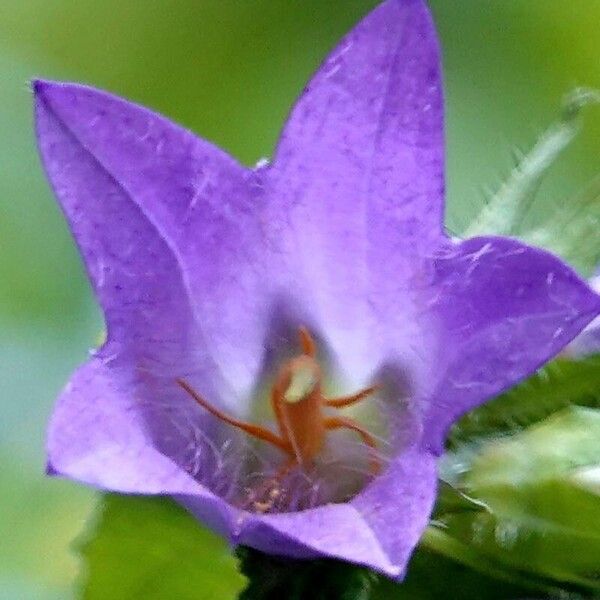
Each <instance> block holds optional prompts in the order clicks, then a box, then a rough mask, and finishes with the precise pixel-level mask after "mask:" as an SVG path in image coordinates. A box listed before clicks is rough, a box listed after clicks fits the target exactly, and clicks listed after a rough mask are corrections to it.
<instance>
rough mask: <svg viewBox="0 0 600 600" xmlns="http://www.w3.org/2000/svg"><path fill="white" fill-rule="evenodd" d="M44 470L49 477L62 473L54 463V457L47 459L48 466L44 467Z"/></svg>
mask: <svg viewBox="0 0 600 600" xmlns="http://www.w3.org/2000/svg"><path fill="white" fill-rule="evenodd" d="M44 472H45V473H46V475H48V476H49V477H57V476H58V475H60V472H59V471H58V470H57V469H56V467H55V466H54V464H53V463H52V459H50V458H48V460H47V461H46V467H45V469H44Z"/></svg>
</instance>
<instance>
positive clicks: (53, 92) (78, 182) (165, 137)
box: [35, 82, 267, 402]
mask: <svg viewBox="0 0 600 600" xmlns="http://www.w3.org/2000/svg"><path fill="white" fill-rule="evenodd" d="M35 93H36V116H37V130H38V139H39V146H40V150H41V154H42V158H43V161H44V165H45V167H46V171H47V174H48V177H49V179H50V181H51V182H52V185H53V187H54V190H55V192H56V195H57V196H58V198H59V200H60V202H61V204H62V207H63V210H64V211H65V213H66V216H67V219H68V220H69V223H70V225H71V228H72V230H73V233H74V235H75V237H76V238H77V241H78V244H79V247H80V249H81V252H82V255H83V258H84V260H85V262H86V266H87V269H88V272H89V274H90V277H91V279H92V282H93V284H94V287H95V290H96V293H97V295H98V297H99V299H100V302H101V303H102V306H103V308H104V311H105V313H106V318H107V321H108V335H109V341H113V342H116V343H117V344H118V345H120V346H122V347H124V346H127V347H128V349H129V350H135V351H136V352H141V353H144V354H145V355H147V354H152V353H153V352H154V354H153V357H154V358H156V359H157V360H161V359H163V358H164V357H163V356H162V355H161V356H158V355H156V352H159V351H160V352H159V354H160V353H162V354H164V348H165V346H177V347H178V349H179V350H182V348H180V347H181V346H186V347H187V351H188V354H189V353H190V352H192V351H193V353H194V355H195V357H196V358H197V363H198V365H199V368H200V367H201V366H202V365H208V364H210V368H209V367H206V368H204V372H203V373H202V378H203V391H205V393H206V385H207V383H206V380H207V379H215V378H219V374H221V375H220V380H221V384H220V385H219V387H221V389H222V388H223V382H224V381H225V380H226V382H227V384H228V385H227V394H225V393H222V394H221V395H222V396H229V398H228V399H229V400H232V399H233V400H234V401H235V397H236V395H237V400H238V402H241V401H242V400H241V399H242V398H244V397H246V396H247V395H248V390H249V389H250V388H251V387H252V385H253V384H254V380H255V375H256V372H257V370H258V368H259V366H260V360H261V350H262V343H263V336H264V331H263V327H261V325H262V324H263V323H262V321H265V320H266V317H265V314H264V313H265V310H266V308H265V305H266V304H267V303H266V302H265V300H264V295H265V293H264V289H265V286H264V285H263V282H264V279H265V277H264V273H263V272H262V271H261V266H262V265H263V261H261V257H264V256H265V255H266V254H267V253H266V251H265V250H264V248H263V247H262V244H261V239H262V238H261V232H260V206H259V203H258V200H257V199H256V198H255V197H254V192H253V189H254V188H253V186H254V185H255V184H256V181H255V175H254V174H253V173H251V172H249V171H247V170H246V169H244V168H243V167H241V166H240V165H239V164H237V163H236V162H235V161H234V160H233V159H232V158H230V157H229V156H227V155H226V154H225V153H224V152H222V151H220V150H218V149H217V148H215V147H213V146H212V145H211V144H209V143H207V142H205V141H202V140H199V139H197V138H196V137H195V136H193V135H192V134H191V133H189V132H188V131H185V130H184V129H182V128H180V127H178V126H176V125H174V124H172V123H171V122H170V121H168V120H166V119H165V118H163V117H161V116H159V115H157V114H155V113H152V112H151V111H149V110H146V109H144V108H141V107H138V106H136V105H133V104H131V103H129V102H126V101H124V100H121V99H119V98H116V97H114V96H111V95H109V94H107V93H104V92H100V91H97V90H94V89H91V88H87V87H84V86H80V85H74V84H63V83H50V82H36V83H35ZM258 249H260V252H258ZM240 340H243V343H240ZM169 352H170V351H169ZM179 354H182V352H179ZM182 367H183V366H182ZM179 375H185V370H182V371H181V372H180V373H179Z"/></svg>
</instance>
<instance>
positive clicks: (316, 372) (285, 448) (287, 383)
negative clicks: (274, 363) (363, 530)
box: [177, 327, 381, 482]
mask: <svg viewBox="0 0 600 600" xmlns="http://www.w3.org/2000/svg"><path fill="white" fill-rule="evenodd" d="M299 337H300V346H301V348H302V354H301V355H299V356H297V357H295V358H292V359H291V360H289V361H287V362H286V363H285V364H284V365H283V366H282V368H281V369H280V371H279V373H278V376H277V378H276V379H275V383H274V385H273V388H272V391H271V406H272V408H273V413H274V415H275V419H276V421H277V425H278V427H279V431H280V435H277V434H275V433H273V432H272V431H270V430H269V429H265V428H264V427H260V426H259V425H254V424H252V423H248V422H246V421H242V420H239V419H235V418H233V417H230V416H229V415H227V414H225V413H224V412H223V411H221V410H219V409H218V408H215V407H214V406H213V405H212V404H210V403H209V402H207V401H206V400H205V399H204V398H203V397H202V396H200V395H199V394H198V393H197V392H196V391H195V390H194V389H193V388H192V386H190V385H189V384H188V383H187V382H186V381H184V380H183V379H177V384H178V385H179V386H180V387H181V388H182V389H183V390H185V391H186V392H187V393H188V394H189V395H190V396H191V397H192V398H193V399H194V400H195V401H196V402H197V403H198V404H199V405H200V406H202V407H203V408H204V409H205V410H207V411H208V412H209V413H211V414H212V415H214V416H215V417H217V418H218V419H219V420H221V421H223V422H224V423H228V424H229V425H231V426H233V427H237V428H238V429H241V430H242V431H244V432H246V433H247V434H248V435H250V436H252V437H254V438H256V439H259V440H262V441H264V442H267V443H269V444H271V445H273V446H275V447H276V448H278V449H279V450H281V451H282V452H284V453H286V454H287V455H288V457H289V458H288V460H287V461H286V462H285V463H284V464H283V467H282V468H281V469H279V471H278V472H277V475H276V476H275V481H276V482H279V481H280V480H281V479H282V478H283V477H284V476H285V475H286V474H287V473H289V471H290V470H291V469H292V468H295V467H305V466H309V465H311V464H312V463H313V461H314V459H315V458H316V457H317V456H318V454H319V452H320V450H321V448H322V446H323V443H324V438H325V435H326V432H327V431H330V430H332V429H350V430H352V431H355V432H356V433H358V435H359V436H360V437H361V439H362V440H363V442H364V443H365V444H366V445H367V446H368V447H369V448H370V450H371V460H370V465H371V473H372V474H373V475H376V474H377V473H379V471H380V469H381V464H380V462H379V460H378V459H377V457H376V455H375V452H374V451H375V450H376V449H377V444H376V442H375V439H374V438H373V436H372V435H371V434H370V433H369V432H368V431H367V430H365V429H364V428H363V427H362V426H361V425H360V424H359V423H357V422H356V421H354V420H352V419H349V418H346V417H331V416H328V415H327V414H326V413H324V412H323V407H330V408H344V407H346V406H351V405H353V404H356V403H357V402H360V401H361V400H364V399H365V398H367V397H369V396H371V395H372V394H373V393H375V392H376V391H377V390H378V389H379V387H378V386H371V387H368V388H366V389H364V390H361V391H360V392H358V393H356V394H352V395H350V396H344V397H341V398H332V399H327V398H325V397H324V396H323V395H322V392H321V371H320V367H319V365H318V363H317V360H316V353H317V351H316V344H315V341H314V339H313V338H312V336H311V335H310V333H309V331H308V330H307V329H306V328H305V327H301V328H300V329H299Z"/></svg>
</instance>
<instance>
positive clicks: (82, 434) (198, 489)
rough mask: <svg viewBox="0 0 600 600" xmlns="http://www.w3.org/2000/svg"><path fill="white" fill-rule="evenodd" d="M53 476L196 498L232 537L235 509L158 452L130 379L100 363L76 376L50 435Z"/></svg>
mask: <svg viewBox="0 0 600 600" xmlns="http://www.w3.org/2000/svg"><path fill="white" fill-rule="evenodd" d="M47 450H48V472H49V473H51V474H54V475H63V476H66V477H70V478H72V479H75V480H78V481H82V482H84V483H87V484H90V485H93V486H95V487H99V488H101V489H106V490H112V491H116V492H123V493H134V494H169V495H182V496H185V497H189V498H194V502H195V503H196V505H197V506H201V509H202V511H203V516H204V517H205V519H206V521H207V523H208V524H209V525H210V526H211V527H213V528H215V529H217V530H218V531H221V532H223V533H225V534H227V533H228V532H229V530H230V527H231V525H230V521H231V520H232V519H233V517H232V513H233V511H232V510H231V509H228V507H227V505H226V504H225V503H224V502H223V501H222V500H220V499H219V498H217V497H215V496H214V495H213V494H212V493H210V492H209V491H208V490H207V489H206V488H204V487H203V486H202V485H201V484H199V483H198V482H197V481H196V480H194V479H193V478H192V477H191V476H190V475H189V474H188V473H186V472H185V471H184V470H183V469H181V468H180V467H179V466H178V465H176V464H175V463H174V462H172V461H171V460H169V459H168V458H167V457H165V456H164V455H163V454H161V453H160V452H158V451H157V450H156V448H155V445H154V442H153V439H152V434H151V431H150V430H149V429H148V427H147V426H146V419H145V417H144V416H143V415H142V412H141V410H140V398H139V397H138V396H137V394H136V392H135V384H133V383H132V381H131V380H130V378H129V377H128V376H127V374H125V373H123V375H122V378H120V377H118V376H116V372H115V370H114V369H112V368H109V367H107V366H106V365H105V364H103V363H102V362H101V361H100V360H98V359H93V360H92V361H90V362H89V363H87V364H86V365H84V366H83V367H81V368H80V369H79V370H78V371H77V372H76V373H75V374H74V375H73V377H72V379H71V381H70V382H69V384H68V385H67V387H66V388H65V390H64V392H63V393H62V395H61V397H60V398H59V401H58V403H57V406H56V410H55V412H54V415H53V417H52V420H51V422H50V427H49V431H48V441H47Z"/></svg>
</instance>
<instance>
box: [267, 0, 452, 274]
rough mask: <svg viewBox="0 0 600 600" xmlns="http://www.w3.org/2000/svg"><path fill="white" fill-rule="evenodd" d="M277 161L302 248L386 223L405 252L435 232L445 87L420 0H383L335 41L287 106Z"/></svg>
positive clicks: (346, 241) (349, 238)
mask: <svg viewBox="0 0 600 600" xmlns="http://www.w3.org/2000/svg"><path fill="white" fill-rule="evenodd" d="M274 165H275V171H276V172H277V175H278V177H279V178H280V179H281V181H282V186H286V188H287V189H285V190H283V189H282V192H285V193H286V195H287V196H288V197H289V198H290V199H291V200H292V201H291V208H293V210H294V214H293V218H294V219H298V222H297V223H295V224H294V226H296V225H297V226H298V229H301V230H302V235H303V236H304V237H305V239H306V240H308V241H310V242H311V243H310V245H309V246H308V247H311V246H313V245H314V244H315V243H317V244H318V245H319V246H321V245H324V247H325V248H329V247H331V246H332V245H334V246H336V247H335V250H336V251H337V253H338V256H339V253H340V251H341V252H347V251H348V246H349V245H352V243H353V241H354V240H353V238H355V237H359V236H360V235H361V234H363V235H364V228H365V227H366V226H367V225H368V226H369V227H373V225H375V226H376V227H384V223H383V221H384V220H385V221H386V223H385V227H387V230H388V231H392V230H395V231H397V232H398V235H397V237H398V239H399V240H400V243H401V244H402V245H403V246H404V249H405V250H408V251H409V252H411V253H414V251H415V250H417V249H418V248H419V247H420V248H423V247H425V246H426V245H427V244H428V242H429V241H430V239H431V238H432V237H433V239H434V240H437V239H438V238H439V236H440V232H441V229H442V218H443V187H444V172H443V169H444V140H443V101H442V84H441V74H440V58H439V48H438V42H437V35H436V32H435V28H434V25H433V21H432V19H431V15H430V14H429V11H428V9H427V7H426V5H425V3H424V2H423V1H422V0H388V1H387V2H383V3H382V4H381V5H380V6H379V7H378V8H376V9H375V10H374V11H373V12H372V13H371V14H369V15H368V16H367V17H366V18H365V19H364V20H363V21H362V22H361V23H360V24H359V25H357V26H356V27H355V28H354V29H353V30H352V31H351V32H350V33H349V34H348V35H347V36H346V37H345V38H344V39H343V40H342V41H341V43H340V44H339V45H338V47H337V48H336V49H335V50H334V52H333V53H332V54H331V55H330V56H329V58H327V60H326V61H325V62H324V64H323V65H322V66H321V68H320V69H319V71H318V72H317V73H316V75H315V76H314V77H313V79H312V81H310V82H309V84H308V85H307V87H306V89H305V92H304V94H303V95H302V96H301V97H300V99H299V100H298V102H297V104H296V106H295V108H294V109H293V111H292V113H291V115H290V117H289V120H288V122H287V124H286V126H285V129H284V131H283V133H282V136H281V139H280V141H279V145H278V148H277V153H276V157H275V163H274ZM284 205H285V203H284ZM288 208H290V207H288V206H287V205H286V206H285V209H286V210H287V209H288ZM373 216H375V217H377V223H375V224H373V223H372V222H371V218H370V217H373ZM373 233H374V232H373ZM315 234H316V235H317V238H316V239H315V237H313V236H314V235H315ZM336 237H340V239H336ZM378 241H380V242H383V243H385V239H384V240H381V239H379V240H378ZM360 243H361V240H359V245H360ZM415 244H416V245H417V248H415ZM327 258H328V257H327ZM335 268H339V265H337V264H334V265H332V266H331V269H332V271H333V269H335Z"/></svg>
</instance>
